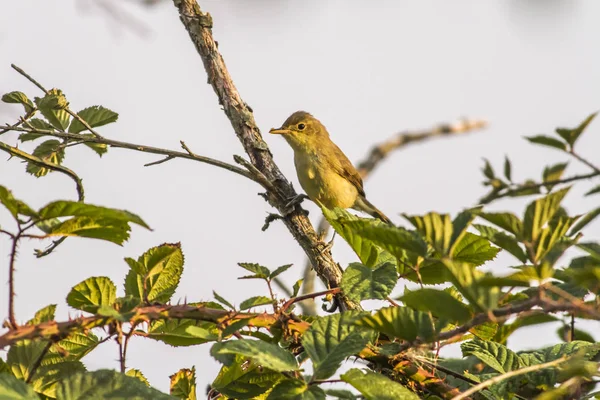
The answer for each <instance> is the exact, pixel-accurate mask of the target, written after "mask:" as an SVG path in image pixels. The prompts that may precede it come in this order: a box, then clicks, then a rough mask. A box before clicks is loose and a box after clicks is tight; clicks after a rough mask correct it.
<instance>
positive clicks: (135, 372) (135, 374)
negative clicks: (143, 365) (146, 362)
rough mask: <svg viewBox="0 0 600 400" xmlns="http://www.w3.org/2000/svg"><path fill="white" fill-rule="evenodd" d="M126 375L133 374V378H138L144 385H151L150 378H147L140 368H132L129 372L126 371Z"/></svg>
mask: <svg viewBox="0 0 600 400" xmlns="http://www.w3.org/2000/svg"><path fill="white" fill-rule="evenodd" d="M125 375H127V376H131V377H132V378H136V379H138V380H139V381H140V382H142V383H143V384H144V385H146V386H150V382H148V379H146V377H145V376H144V374H143V373H142V371H140V370H139V369H135V368H131V369H129V370H128V371H127V372H125Z"/></svg>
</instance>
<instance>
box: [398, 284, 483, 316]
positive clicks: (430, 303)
mask: <svg viewBox="0 0 600 400" xmlns="http://www.w3.org/2000/svg"><path fill="white" fill-rule="evenodd" d="M399 300H401V301H402V302H404V304H406V305H407V306H408V307H410V308H414V309H415V310H419V311H423V312H431V313H432V314H433V315H434V316H436V317H439V318H443V319H447V320H448V321H451V322H458V323H463V322H466V321H468V320H469V319H471V316H472V314H471V311H470V310H469V307H467V305H466V304H463V303H462V302H460V301H458V300H457V299H456V298H454V296H452V295H451V294H450V293H448V292H445V291H441V290H436V289H430V288H424V289H419V290H415V291H410V292H406V291H405V293H404V295H403V296H402V297H400V298H399Z"/></svg>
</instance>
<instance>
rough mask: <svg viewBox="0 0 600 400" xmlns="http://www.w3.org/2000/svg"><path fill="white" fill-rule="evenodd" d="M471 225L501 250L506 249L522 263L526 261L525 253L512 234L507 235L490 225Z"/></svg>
mask: <svg viewBox="0 0 600 400" xmlns="http://www.w3.org/2000/svg"><path fill="white" fill-rule="evenodd" d="M473 227H474V228H475V229H477V230H478V231H479V233H480V234H481V236H482V237H484V238H486V239H488V240H489V241H490V242H492V243H494V244H495V245H496V246H500V248H502V249H503V250H506V251H508V252H509V253H510V254H512V255H513V256H515V257H516V258H517V259H518V260H519V261H521V262H523V263H524V262H526V261H527V254H525V250H523V248H522V247H521V245H520V244H519V242H517V240H516V239H515V238H514V237H513V236H510V235H507V234H505V233H504V232H500V231H498V230H496V229H494V228H492V227H491V226H485V225H478V224H475V225H473Z"/></svg>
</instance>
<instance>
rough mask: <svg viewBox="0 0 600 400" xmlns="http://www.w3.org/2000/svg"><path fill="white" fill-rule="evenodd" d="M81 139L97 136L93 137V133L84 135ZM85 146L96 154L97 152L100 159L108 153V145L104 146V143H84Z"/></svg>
mask: <svg viewBox="0 0 600 400" xmlns="http://www.w3.org/2000/svg"><path fill="white" fill-rule="evenodd" d="M81 137H82V138H94V137H95V136H94V135H92V134H91V133H82V134H81ZM83 144H84V145H85V146H87V147H89V148H90V149H92V150H94V152H96V154H98V155H99V156H100V157H102V156H103V155H104V154H106V153H107V152H108V145H107V144H104V143H93V142H84V143H83Z"/></svg>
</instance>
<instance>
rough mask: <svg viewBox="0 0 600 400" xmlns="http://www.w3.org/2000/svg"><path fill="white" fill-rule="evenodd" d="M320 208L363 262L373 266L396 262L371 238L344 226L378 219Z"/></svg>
mask: <svg viewBox="0 0 600 400" xmlns="http://www.w3.org/2000/svg"><path fill="white" fill-rule="evenodd" d="M322 210H323V215H324V216H325V218H326V219H327V221H328V222H329V223H330V224H331V226H332V227H333V229H334V230H335V231H336V232H337V233H338V234H339V235H340V236H341V237H342V238H343V239H344V240H345V241H346V242H347V243H348V244H349V245H350V247H351V248H352V250H354V252H355V253H356V255H357V256H358V258H359V259H360V260H361V262H362V263H363V264H365V265H367V266H369V267H373V266H375V265H379V264H381V263H383V262H391V263H393V264H396V263H397V261H396V258H395V257H393V256H392V255H391V254H390V253H388V252H387V251H385V250H383V249H382V248H381V247H379V246H377V245H376V244H375V243H374V242H373V241H372V240H369V239H368V238H366V237H363V236H361V235H360V234H358V233H357V232H355V231H354V230H352V229H350V227H348V226H346V224H347V223H348V222H352V221H371V222H365V223H373V224H377V223H380V221H374V220H373V219H369V220H367V219H363V218H359V217H357V216H355V215H352V214H350V213H349V212H348V211H346V210H344V209H341V208H335V209H333V210H329V209H327V208H323V209H322Z"/></svg>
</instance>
